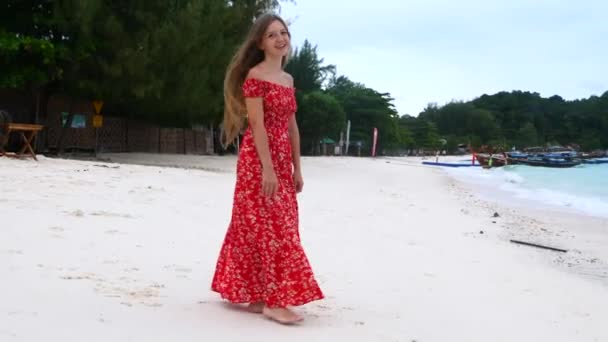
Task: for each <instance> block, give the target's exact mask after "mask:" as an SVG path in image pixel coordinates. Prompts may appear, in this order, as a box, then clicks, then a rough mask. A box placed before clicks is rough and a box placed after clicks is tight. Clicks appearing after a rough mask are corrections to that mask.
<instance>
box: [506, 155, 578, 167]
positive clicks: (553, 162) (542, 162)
mask: <svg viewBox="0 0 608 342" xmlns="http://www.w3.org/2000/svg"><path fill="white" fill-rule="evenodd" d="M516 163H517V164H520V165H528V166H543V167H557V168H567V167H574V166H577V165H580V164H581V160H580V159H575V158H549V157H545V156H533V157H528V158H525V159H518V160H517V161H516Z"/></svg>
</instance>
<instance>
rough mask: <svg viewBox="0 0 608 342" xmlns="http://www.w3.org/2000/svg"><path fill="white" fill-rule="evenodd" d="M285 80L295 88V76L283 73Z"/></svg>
mask: <svg viewBox="0 0 608 342" xmlns="http://www.w3.org/2000/svg"><path fill="white" fill-rule="evenodd" d="M283 78H285V81H287V84H288V85H289V86H290V87H292V88H293V76H291V75H290V74H289V73H288V72H285V71H283Z"/></svg>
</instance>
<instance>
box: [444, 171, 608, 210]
mask: <svg viewBox="0 0 608 342" xmlns="http://www.w3.org/2000/svg"><path fill="white" fill-rule="evenodd" d="M446 171H447V173H448V174H449V175H451V176H452V177H454V178H456V179H457V180H459V181H462V182H465V183H469V184H471V185H473V186H474V189H476V190H478V194H479V195H481V196H482V197H485V198H488V199H491V200H495V201H499V202H506V203H507V204H514V203H515V204H526V205H534V204H536V205H538V206H539V207H541V206H542V207H546V206H551V207H554V208H556V209H561V210H575V211H577V212H580V213H583V214H586V215H591V216H597V217H608V199H607V198H603V197H599V196H593V195H582V194H573V193H568V192H566V191H564V190H554V189H549V188H546V187H537V186H533V185H532V184H530V182H529V181H528V180H527V179H526V177H525V176H522V175H521V174H518V173H516V172H514V171H513V170H512V169H505V168H500V169H490V170H484V169H480V168H460V169H446ZM522 201H525V202H526V203H522Z"/></svg>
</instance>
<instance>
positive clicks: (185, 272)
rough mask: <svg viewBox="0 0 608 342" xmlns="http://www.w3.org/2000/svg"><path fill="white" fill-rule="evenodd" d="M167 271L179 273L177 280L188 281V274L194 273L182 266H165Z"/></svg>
mask: <svg viewBox="0 0 608 342" xmlns="http://www.w3.org/2000/svg"><path fill="white" fill-rule="evenodd" d="M165 269H166V270H173V271H174V272H176V273H177V275H176V277H177V278H183V279H188V274H190V273H192V269H191V268H188V267H184V266H180V265H165Z"/></svg>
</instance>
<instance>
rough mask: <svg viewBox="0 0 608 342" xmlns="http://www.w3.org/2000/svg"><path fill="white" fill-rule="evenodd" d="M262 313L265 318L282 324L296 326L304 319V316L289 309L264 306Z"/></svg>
mask: <svg viewBox="0 0 608 342" xmlns="http://www.w3.org/2000/svg"><path fill="white" fill-rule="evenodd" d="M262 313H263V314H264V316H266V317H268V318H270V319H272V320H274V321H277V322H279V323H281V324H294V323H297V322H300V321H301V320H303V319H304V318H303V317H302V316H300V315H298V314H297V313H295V312H293V311H291V310H290V309H288V308H269V307H267V306H264V309H263V310H262Z"/></svg>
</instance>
